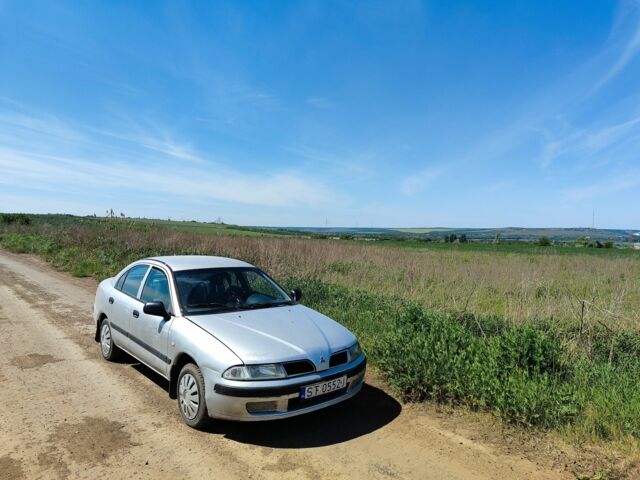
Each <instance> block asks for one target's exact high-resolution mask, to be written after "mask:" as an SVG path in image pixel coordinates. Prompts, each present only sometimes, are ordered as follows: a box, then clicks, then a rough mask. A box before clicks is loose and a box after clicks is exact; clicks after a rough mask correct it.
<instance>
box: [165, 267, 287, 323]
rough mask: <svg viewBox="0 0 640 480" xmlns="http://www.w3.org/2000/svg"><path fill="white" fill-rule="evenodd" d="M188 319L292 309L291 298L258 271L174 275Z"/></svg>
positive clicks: (216, 270) (213, 270)
mask: <svg viewBox="0 0 640 480" xmlns="http://www.w3.org/2000/svg"><path fill="white" fill-rule="evenodd" d="M175 279H176V286H177V288H178V297H179V299H180V305H181V306H182V310H183V311H184V313H185V314H186V315H198V314H206V313H212V312H220V311H229V310H245V309H246V310H249V309H258V308H270V307H277V306H279V305H291V303H292V301H291V298H290V297H289V296H288V295H287V294H286V293H285V292H284V290H283V289H282V288H281V287H280V286H279V285H278V284H276V283H275V282H274V281H273V280H271V279H270V278H269V277H268V276H267V274H266V273H264V272H262V271H261V270H258V269H257V268H203V269H199V270H184V271H179V272H176V273H175Z"/></svg>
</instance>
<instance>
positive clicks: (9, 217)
mask: <svg viewBox="0 0 640 480" xmlns="http://www.w3.org/2000/svg"><path fill="white" fill-rule="evenodd" d="M0 223H5V224H7V225H10V224H15V225H31V217H30V216H29V215H27V214H25V213H3V214H2V216H0Z"/></svg>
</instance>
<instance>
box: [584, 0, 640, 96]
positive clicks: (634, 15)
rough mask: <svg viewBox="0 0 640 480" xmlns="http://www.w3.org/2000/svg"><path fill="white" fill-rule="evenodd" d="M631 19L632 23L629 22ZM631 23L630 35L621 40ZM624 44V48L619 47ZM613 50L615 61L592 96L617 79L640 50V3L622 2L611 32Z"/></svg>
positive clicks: (635, 1) (632, 0) (593, 90)
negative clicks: (620, 36) (620, 37)
mask: <svg viewBox="0 0 640 480" xmlns="http://www.w3.org/2000/svg"><path fill="white" fill-rule="evenodd" d="M629 19H631V21H629ZM629 23H631V26H630V33H627V38H626V40H619V39H618V38H617V36H619V35H624V34H625V33H626V32H625V27H627V26H628V24H629ZM621 42H622V45H623V46H622V48H620V47H619V46H618V45H619V44H620V43H621ZM611 43H613V44H614V45H613V46H612V49H614V52H615V55H616V56H615V61H614V62H613V63H612V64H611V65H610V67H609V68H608V69H607V70H606V71H605V73H604V74H603V75H602V77H601V78H600V80H599V81H598V82H597V83H596V84H595V85H594V86H593V89H592V90H591V94H593V93H595V92H597V91H598V90H600V89H601V88H602V87H603V86H604V85H606V84H607V83H608V82H610V81H611V80H612V79H613V78H614V77H616V76H617V75H618V74H619V73H620V72H621V71H622V70H623V69H624V68H625V67H626V66H627V64H628V63H629V62H630V61H631V60H632V59H633V58H634V57H635V56H636V55H637V53H638V51H639V50H640V1H639V0H626V1H623V2H621V8H620V10H619V12H618V19H617V21H616V23H615V25H614V28H613V30H612V32H611Z"/></svg>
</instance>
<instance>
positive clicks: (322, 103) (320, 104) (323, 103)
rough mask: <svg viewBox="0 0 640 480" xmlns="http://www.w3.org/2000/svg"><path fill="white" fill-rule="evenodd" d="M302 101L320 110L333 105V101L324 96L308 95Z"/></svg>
mask: <svg viewBox="0 0 640 480" xmlns="http://www.w3.org/2000/svg"><path fill="white" fill-rule="evenodd" d="M304 103H306V104H307V105H311V106H312V107H315V108H318V109H320V110H328V109H330V108H333V107H334V103H333V102H332V101H331V100H329V99H327V98H324V97H308V98H307V99H305V101H304Z"/></svg>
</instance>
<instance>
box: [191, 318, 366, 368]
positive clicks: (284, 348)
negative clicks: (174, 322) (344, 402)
mask: <svg viewBox="0 0 640 480" xmlns="http://www.w3.org/2000/svg"><path fill="white" fill-rule="evenodd" d="M189 320H191V321H192V322H194V323H196V324H197V325H199V326H200V327H202V328H203V329H204V330H206V331H207V332H209V333H210V334H211V335H213V336H214V337H216V338H217V339H218V340H220V341H221V342H223V343H224V344H225V345H226V346H227V347H229V348H230V349H231V350H233V352H234V353H235V354H236V355H237V356H238V357H240V359H241V360H242V361H243V362H244V363H246V364H257V363H270V362H285V361H290V360H299V359H305V358H306V359H309V360H311V361H312V362H313V363H314V364H315V365H316V369H317V370H323V369H325V368H328V365H329V356H330V355H331V353H332V352H336V351H340V350H344V349H345V348H348V347H350V346H351V345H353V343H354V342H355V340H356V339H355V337H354V336H353V334H352V333H351V332H350V331H349V330H347V329H346V328H344V327H343V326H342V325H340V324H339V323H337V322H335V321H334V320H331V319H330V318H329V317H327V316H325V315H322V314H321V313H318V312H316V311H315V310H312V309H310V308H307V307H305V306H303V305H287V306H282V307H271V308H262V309H258V310H241V311H233V312H225V313H217V314H211V315H192V316H189ZM321 360H324V362H322V361H321Z"/></svg>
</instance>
